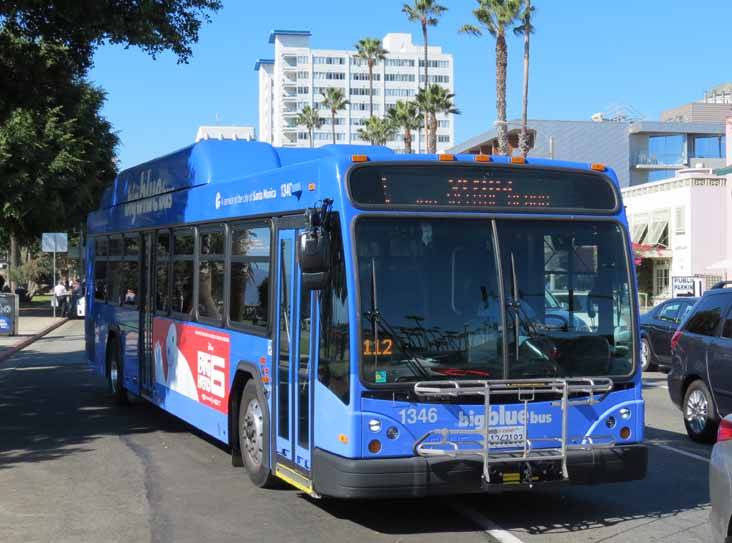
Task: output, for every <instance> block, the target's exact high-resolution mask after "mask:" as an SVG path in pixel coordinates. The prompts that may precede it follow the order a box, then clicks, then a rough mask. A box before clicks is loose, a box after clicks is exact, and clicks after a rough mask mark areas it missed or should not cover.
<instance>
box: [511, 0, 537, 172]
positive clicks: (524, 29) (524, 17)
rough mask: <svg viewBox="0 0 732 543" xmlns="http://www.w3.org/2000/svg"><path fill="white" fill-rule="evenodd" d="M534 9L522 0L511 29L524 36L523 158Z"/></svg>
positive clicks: (527, 0)
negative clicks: (518, 21) (518, 20)
mask: <svg viewBox="0 0 732 543" xmlns="http://www.w3.org/2000/svg"><path fill="white" fill-rule="evenodd" d="M534 10H535V8H534V7H533V6H532V5H531V0H524V5H523V12H522V13H521V19H520V20H521V24H520V25H519V26H517V27H516V28H514V29H513V33H514V34H516V35H517V36H521V35H523V36H524V89H523V98H522V106H521V136H520V137H519V149H520V150H521V156H523V157H524V158H526V156H527V155H528V154H529V127H528V124H529V38H530V36H531V34H532V33H533V32H534V25H533V24H532V22H531V19H532V18H533V15H534Z"/></svg>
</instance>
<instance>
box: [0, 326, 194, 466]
mask: <svg viewBox="0 0 732 543" xmlns="http://www.w3.org/2000/svg"><path fill="white" fill-rule="evenodd" d="M80 339H81V337H80V336H77V335H69V336H64V337H53V338H49V339H45V340H41V341H40V342H37V343H35V344H34V346H33V348H28V349H26V350H23V351H21V352H19V353H18V354H16V355H14V356H13V357H12V358H11V360H10V361H9V363H8V364H5V365H3V366H0V469H7V468H10V467H12V466H13V465H17V464H20V463H25V462H43V461H46V460H53V459H54V458H58V457H60V456H64V455H69V454H74V453H77V452H83V451H86V450H88V448H86V447H85V444H87V443H89V442H90V441H91V440H94V439H96V438H98V437H100V436H105V435H118V436H123V435H126V434H139V433H146V432H153V431H158V430H163V431H166V432H185V431H189V428H188V427H187V425H185V424H184V423H182V422H180V421H178V420H177V419H175V418H173V417H171V416H170V415H167V414H166V413H164V412H162V411H161V410H159V409H157V408H154V407H152V406H147V405H135V406H132V407H130V406H118V405H115V404H114V403H113V402H112V399H111V397H110V395H109V394H108V393H107V389H106V384H105V382H104V379H103V378H102V377H100V376H98V375H96V374H95V373H94V372H93V371H92V369H91V368H90V367H89V366H88V365H87V364H86V362H85V360H84V353H83V351H82V350H69V351H68V352H60V353H49V352H48V351H44V350H39V346H43V345H48V344H49V342H55V345H57V346H58V345H63V344H65V343H71V342H76V345H79V346H81V345H83V343H82V342H81V341H80ZM76 345H74V347H76ZM59 350H66V348H65V347H61V348H60V349H59Z"/></svg>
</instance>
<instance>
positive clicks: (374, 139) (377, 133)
mask: <svg viewBox="0 0 732 543" xmlns="http://www.w3.org/2000/svg"><path fill="white" fill-rule="evenodd" d="M396 131H397V127H396V126H394V123H392V122H391V121H390V120H389V119H381V118H379V117H369V118H368V119H367V120H366V123H365V124H364V125H363V128H359V130H358V136H359V137H360V138H361V139H364V140H366V141H368V142H370V143H371V145H386V143H387V142H388V141H389V140H390V139H392V138H393V137H394V134H395V133H396Z"/></svg>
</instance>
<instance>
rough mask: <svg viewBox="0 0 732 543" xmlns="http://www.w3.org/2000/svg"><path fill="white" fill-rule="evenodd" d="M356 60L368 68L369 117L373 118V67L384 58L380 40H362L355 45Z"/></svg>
mask: <svg viewBox="0 0 732 543" xmlns="http://www.w3.org/2000/svg"><path fill="white" fill-rule="evenodd" d="M356 51H357V53H356V58H362V59H364V60H365V61H366V65H367V66H368V68H369V115H371V116H372V117H373V116H374V65H375V64H376V63H377V62H378V61H380V60H384V59H385V58H386V50H385V49H384V48H383V47H381V40H379V39H377V38H364V39H362V40H359V41H358V43H357V44H356Z"/></svg>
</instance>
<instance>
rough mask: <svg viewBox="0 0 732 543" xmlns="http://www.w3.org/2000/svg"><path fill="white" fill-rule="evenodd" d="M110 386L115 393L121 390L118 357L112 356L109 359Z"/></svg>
mask: <svg viewBox="0 0 732 543" xmlns="http://www.w3.org/2000/svg"><path fill="white" fill-rule="evenodd" d="M109 386H110V388H111V389H112V393H113V394H117V391H118V390H119V365H118V364H117V357H116V356H112V359H111V360H110V361H109Z"/></svg>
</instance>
